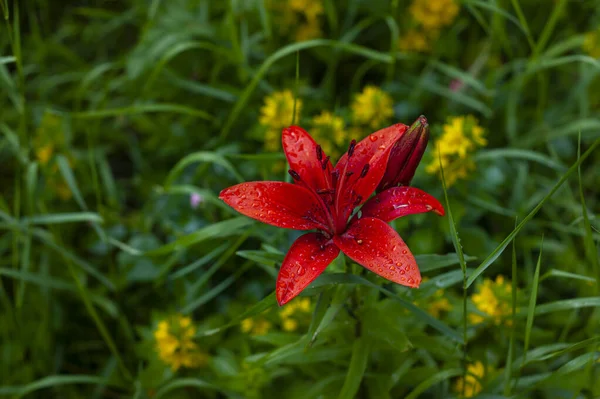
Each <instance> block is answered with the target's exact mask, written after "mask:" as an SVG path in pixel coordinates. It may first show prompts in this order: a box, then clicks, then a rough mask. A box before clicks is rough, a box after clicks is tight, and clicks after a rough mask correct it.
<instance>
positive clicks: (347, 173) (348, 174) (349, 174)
mask: <svg viewBox="0 0 600 399" xmlns="http://www.w3.org/2000/svg"><path fill="white" fill-rule="evenodd" d="M353 174H354V172H352V171H351V170H350V171H348V172H346V177H350V176H352V175H353Z"/></svg>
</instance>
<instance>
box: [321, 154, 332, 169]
mask: <svg viewBox="0 0 600 399" xmlns="http://www.w3.org/2000/svg"><path fill="white" fill-rule="evenodd" d="M329 158H330V157H329V156H328V157H327V158H325V159H324V160H323V163H322V164H321V168H323V170H325V169H327V164H328V163H329Z"/></svg>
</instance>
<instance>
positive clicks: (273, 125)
mask: <svg viewBox="0 0 600 399" xmlns="http://www.w3.org/2000/svg"><path fill="white" fill-rule="evenodd" d="M264 101H265V102H264V105H263V106H262V107H261V109H260V118H259V122H260V124H261V125H263V126H265V127H266V128H267V131H266V133H265V149H267V150H268V151H276V150H277V149H279V145H280V139H281V129H283V128H285V127H287V126H289V125H290V124H291V123H292V115H293V113H294V95H293V93H292V91H291V90H283V91H278V92H275V93H272V94H271V95H269V96H267V97H265V100H264ZM301 109H302V100H300V99H299V98H298V99H296V118H295V121H296V122H298V119H299V117H300V110H301Z"/></svg>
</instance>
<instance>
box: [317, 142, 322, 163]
mask: <svg viewBox="0 0 600 399" xmlns="http://www.w3.org/2000/svg"><path fill="white" fill-rule="evenodd" d="M317 159H318V160H319V161H321V160H322V159H323V149H322V148H321V146H320V145H318V146H317Z"/></svg>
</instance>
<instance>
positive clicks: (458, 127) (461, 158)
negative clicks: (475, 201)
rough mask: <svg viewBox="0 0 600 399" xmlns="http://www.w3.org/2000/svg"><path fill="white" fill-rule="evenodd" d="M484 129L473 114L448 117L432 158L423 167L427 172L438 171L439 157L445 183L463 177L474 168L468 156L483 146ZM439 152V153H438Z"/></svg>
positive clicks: (484, 142)
mask: <svg viewBox="0 0 600 399" xmlns="http://www.w3.org/2000/svg"><path fill="white" fill-rule="evenodd" d="M483 134H484V130H483V128H482V127H481V126H479V125H478V124H477V119H475V117H474V116H472V115H468V116H455V117H450V118H448V122H447V123H446V124H445V125H444V127H443V134H442V137H440V138H439V139H438V140H437V141H436V143H435V151H434V152H433V159H432V160H431V163H430V164H429V165H427V168H426V169H425V170H426V171H427V172H428V173H431V174H434V173H439V172H440V161H439V159H438V156H440V157H441V160H442V166H443V168H444V177H445V179H446V184H447V185H448V186H451V185H452V184H454V183H455V182H456V181H457V180H459V179H464V178H466V177H467V176H468V174H469V172H470V171H471V170H473V169H475V164H474V162H473V161H472V159H471V158H470V157H469V155H471V153H473V152H474V151H475V150H476V149H477V148H478V147H481V146H485V145H486V144H487V140H486V139H485V138H484V137H483ZM438 154H439V155H438Z"/></svg>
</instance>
